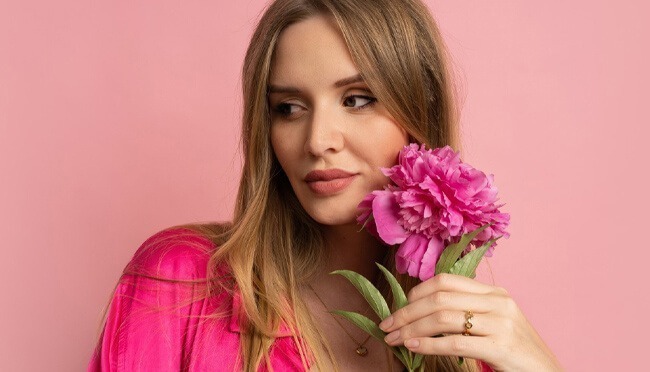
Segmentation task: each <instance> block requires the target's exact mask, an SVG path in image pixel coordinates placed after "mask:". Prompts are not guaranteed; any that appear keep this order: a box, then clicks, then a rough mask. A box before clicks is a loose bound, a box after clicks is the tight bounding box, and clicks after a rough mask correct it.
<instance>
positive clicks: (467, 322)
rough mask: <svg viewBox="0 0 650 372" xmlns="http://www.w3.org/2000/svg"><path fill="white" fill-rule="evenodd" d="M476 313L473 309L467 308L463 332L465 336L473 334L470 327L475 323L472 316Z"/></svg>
mask: <svg viewBox="0 0 650 372" xmlns="http://www.w3.org/2000/svg"><path fill="white" fill-rule="evenodd" d="M473 316H474V314H472V310H467V311H465V332H463V336H471V335H472V334H471V333H470V332H469V329H470V328H472V326H473V325H474V324H472V317H473Z"/></svg>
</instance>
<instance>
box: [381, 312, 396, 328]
mask: <svg viewBox="0 0 650 372" xmlns="http://www.w3.org/2000/svg"><path fill="white" fill-rule="evenodd" d="M392 325H393V316H392V315H391V316H389V317H388V318H386V319H384V321H383V322H381V323H379V328H381V329H382V330H383V331H385V330H387V329H388V328H390V326H392Z"/></svg>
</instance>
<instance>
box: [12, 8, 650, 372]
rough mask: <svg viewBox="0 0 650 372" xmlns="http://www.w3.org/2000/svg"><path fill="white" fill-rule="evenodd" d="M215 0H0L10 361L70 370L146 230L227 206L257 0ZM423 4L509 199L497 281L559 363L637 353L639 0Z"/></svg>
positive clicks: (644, 43)
mask: <svg viewBox="0 0 650 372" xmlns="http://www.w3.org/2000/svg"><path fill="white" fill-rule="evenodd" d="M228 3H233V4H234V3H236V2H228ZM228 3H227V2H222V1H210V2H208V1H191V2H190V1H187V2H177V1H139V2H133V1H112V2H103V3H98V2H89V1H70V0H67V1H66V0H64V1H58V2H50V1H25V0H21V1H18V0H15V1H9V0H2V1H0V177H1V179H0V236H2V240H3V242H2V244H1V245H0V247H1V248H0V249H1V250H2V258H1V259H0V286H1V287H0V293H1V295H2V300H1V305H0V365H2V369H3V370H7V371H12V370H20V371H42V370H50V371H52V370H56V371H80V370H83V369H84V368H85V366H86V364H87V361H88V359H89V357H90V353H91V350H92V348H93V347H94V343H95V338H96V336H97V332H98V326H99V324H98V322H99V320H100V313H101V311H102V308H103V306H104V305H106V303H107V301H108V299H109V298H108V296H109V294H110V291H111V289H112V288H113V285H114V284H115V282H116V280H117V279H118V277H119V274H120V272H121V270H122V268H123V267H124V265H125V264H126V263H127V262H128V260H129V259H130V258H131V256H132V254H133V252H134V251H135V249H136V248H137V247H138V246H139V245H140V243H141V242H142V241H144V239H146V238H147V237H148V236H150V235H151V234H153V233H155V232H156V231H158V230H160V229H162V228H165V227H168V226H171V225H175V224H181V223H186V222H191V221H212V220H222V219H227V218H228V216H229V215H230V212H231V209H232V204H233V197H234V195H235V192H236V184H237V180H238V175H239V170H238V169H239V165H240V160H239V156H238V155H237V136H238V125H239V124H238V119H239V112H240V102H241V99H240V93H239V86H240V85H239V71H240V66H241V63H242V59H243V54H244V50H245V47H246V45H247V42H248V38H249V36H250V34H251V31H252V28H253V26H254V23H255V20H256V18H257V16H258V14H259V12H260V11H261V9H262V6H263V3H264V1H253V0H249V1H242V2H237V5H231V4H228ZM429 4H430V5H431V8H432V9H433V10H434V12H435V14H436V17H437V19H438V21H439V23H440V25H441V28H442V29H443V31H444V34H445V37H446V39H447V41H448V43H449V45H450V47H451V49H452V52H453V53H454V55H455V59H456V65H457V69H458V71H459V74H460V76H461V80H462V83H463V85H464V90H465V92H466V101H465V105H464V111H463V132H464V135H465V137H464V143H465V150H466V152H465V160H466V161H468V162H469V163H471V164H473V165H475V166H476V167H478V168H480V169H483V170H486V171H487V172H489V173H494V174H495V175H496V177H495V180H496V184H497V186H498V187H499V189H500V195H501V200H502V201H503V202H505V203H507V204H506V207H504V210H506V211H508V212H509V213H511V215H512V225H511V230H510V231H511V234H512V236H511V238H510V239H509V240H502V241H501V244H500V245H499V249H498V251H497V252H496V254H495V256H494V257H493V258H492V259H490V267H491V269H492V272H493V277H494V280H495V281H496V284H498V285H501V286H504V287H506V288H508V289H509V290H510V292H511V294H512V295H513V297H514V298H515V299H516V300H517V302H518V303H519V305H520V307H521V308H522V309H523V310H524V312H525V313H526V314H527V317H528V318H529V320H530V321H531V322H532V323H533V325H535V326H536V328H537V329H538V331H539V333H540V334H541V335H542V337H543V338H544V339H545V340H546V341H547V342H548V344H549V345H550V346H551V348H552V349H553V350H555V352H556V353H557V355H558V357H559V358H560V360H561V361H562V363H563V364H564V366H565V367H566V369H567V370H572V371H587V370H601V371H603V370H638V369H642V368H639V364H638V363H639V361H641V360H642V359H643V358H644V357H645V355H646V354H645V347H644V346H643V345H644V344H646V343H645V342H644V339H645V337H646V336H647V332H648V327H646V326H645V325H644V323H645V317H646V316H647V314H648V313H649V310H650V309H649V308H648V305H647V304H646V303H643V302H642V300H641V295H642V293H646V294H647V290H646V289H645V286H644V287H642V286H641V283H642V280H644V278H645V276H642V274H643V273H644V271H643V270H644V269H645V268H646V265H645V263H646V262H647V258H648V254H647V253H646V252H645V250H646V247H645V246H646V244H645V242H646V240H645V236H644V235H643V234H644V233H645V232H647V231H648V230H646V225H647V223H648V222H650V221H648V218H647V215H648V210H649V209H648V207H649V205H648V204H649V203H648V195H647V191H648V175H647V171H648V166H647V161H648V160H649V159H650V156H648V155H649V150H648V148H647V146H646V137H647V135H648V134H650V131H649V130H648V125H649V124H650V120H648V119H649V115H648V103H647V99H648V92H647V89H648V86H649V83H650V79H648V77H649V73H648V70H647V68H648V67H647V66H650V61H649V58H648V52H647V48H648V45H650V43H648V40H647V39H648V37H647V36H648V34H649V31H650V30H649V29H648V26H647V22H646V21H647V14H648V10H649V9H648V6H647V5H645V3H644V2H641V1H634V2H623V3H617V4H616V5H613V3H612V2H606V1H572V2H566V1H543V2H533V1H505V0H503V1H458V0H454V1H451V0H448V1H436V2H435V4H434V2H433V1H430V2H429ZM644 23H645V24H646V25H644ZM479 277H480V278H484V279H485V278H488V279H485V280H489V268H488V267H487V266H482V267H481V272H480V276H479ZM646 282H647V281H646Z"/></svg>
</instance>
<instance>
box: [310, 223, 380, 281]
mask: <svg viewBox="0 0 650 372" xmlns="http://www.w3.org/2000/svg"><path fill="white" fill-rule="evenodd" d="M359 230H360V226H359V225H358V224H356V223H353V224H347V225H339V226H324V230H323V236H324V238H325V248H326V249H327V250H328V251H329V252H328V253H329V255H328V257H329V259H328V261H327V262H325V264H324V265H323V268H322V270H321V272H320V273H319V275H318V276H319V277H321V278H322V276H323V275H328V274H329V273H330V272H332V271H334V270H352V271H355V272H357V273H359V274H361V275H363V276H364V277H366V278H368V279H369V280H370V281H374V279H376V276H377V274H378V273H379V269H378V268H377V265H375V262H380V263H381V262H382V261H383V258H384V256H385V255H386V250H387V249H388V247H387V246H385V245H383V244H381V243H380V242H379V241H378V240H377V239H375V238H374V237H373V236H372V235H370V234H369V233H368V232H367V231H365V230H361V231H359ZM330 276H331V275H330ZM323 279H324V278H323Z"/></svg>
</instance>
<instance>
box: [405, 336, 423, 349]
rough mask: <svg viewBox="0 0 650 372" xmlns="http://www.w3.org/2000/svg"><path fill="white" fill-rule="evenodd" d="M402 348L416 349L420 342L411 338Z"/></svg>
mask: <svg viewBox="0 0 650 372" xmlns="http://www.w3.org/2000/svg"><path fill="white" fill-rule="evenodd" d="M404 346H406V347H412V348H416V347H418V346H420V341H418V340H416V339H413V338H411V339H408V340H406V342H404Z"/></svg>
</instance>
